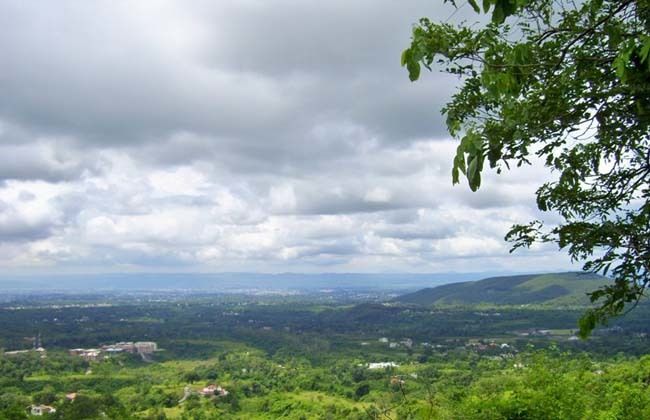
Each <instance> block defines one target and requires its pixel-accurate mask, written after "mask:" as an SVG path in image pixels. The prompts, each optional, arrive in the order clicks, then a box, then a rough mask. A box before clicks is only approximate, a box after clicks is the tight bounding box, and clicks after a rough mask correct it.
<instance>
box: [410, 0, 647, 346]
mask: <svg viewBox="0 0 650 420" xmlns="http://www.w3.org/2000/svg"><path fill="white" fill-rule="evenodd" d="M445 1H446V2H449V3H452V4H453V6H454V7H456V4H455V3H454V1H453V0H445ZM467 4H469V5H470V6H471V7H472V8H474V10H475V11H476V12H479V13H480V11H481V10H480V8H479V5H478V4H477V1H476V0H468V1H467ZM482 6H483V11H484V12H485V13H489V12H491V21H490V22H489V23H487V24H485V25H482V26H481V25H471V26H470V25H468V24H461V25H451V24H449V23H446V22H442V23H433V22H431V21H430V20H429V19H426V18H423V19H421V20H420V21H419V24H417V25H415V26H414V28H413V35H412V42H411V45H410V46H409V47H408V48H407V49H406V50H405V51H404V52H403V54H402V65H403V66H405V67H406V68H407V70H408V73H409V77H410V79H411V80H412V81H415V80H417V79H418V78H419V76H420V69H421V67H422V66H424V67H425V68H427V69H429V70H431V68H432V66H433V65H434V64H435V65H438V66H441V68H442V69H443V71H445V72H448V73H452V74H455V75H458V76H459V77H460V78H462V80H463V83H462V86H461V87H460V88H459V90H458V91H457V93H455V95H454V96H453V98H452V99H451V101H450V102H449V103H448V104H447V105H446V106H445V107H444V108H443V110H442V111H443V113H444V114H445V115H446V123H447V127H448V130H449V132H450V133H451V135H452V136H453V137H455V138H457V139H458V140H459V141H460V143H459V145H458V149H457V153H456V156H455V158H454V161H453V169H452V178H453V183H454V184H455V183H458V182H459V181H460V177H461V174H462V175H463V176H464V177H465V178H466V179H467V181H468V183H469V187H470V188H471V189H472V190H473V191H476V190H477V189H478V188H479V187H480V184H481V173H482V172H483V171H484V169H485V167H487V166H489V168H490V169H492V170H495V171H496V172H497V173H500V172H501V171H502V170H503V169H504V168H507V169H510V167H511V165H513V164H516V165H517V166H521V165H522V164H531V161H532V157H534V156H536V157H538V158H539V159H540V160H541V161H542V162H544V164H545V165H546V166H547V167H549V168H551V170H552V171H553V172H554V173H555V174H556V175H557V176H556V178H555V180H554V181H552V182H548V183H545V184H543V185H541V186H540V187H539V189H538V190H537V192H536V198H537V206H538V207H539V209H540V210H542V211H554V212H557V213H559V215H560V216H561V217H562V222H561V223H559V224H557V225H553V226H544V224H543V223H542V222H541V221H539V220H536V221H532V222H530V223H528V224H524V225H515V226H513V227H512V228H511V230H510V231H509V232H508V233H507V235H506V240H508V241H511V242H512V243H513V247H512V250H515V249H517V248H520V247H529V246H531V245H532V244H533V243H540V242H552V243H556V244H558V245H559V248H561V249H566V250H567V252H568V254H569V255H570V257H571V258H572V260H574V261H581V262H583V263H584V267H583V268H584V270H587V271H593V272H599V273H602V274H604V275H609V277H610V278H611V280H612V282H611V283H610V284H608V285H607V286H604V287H603V288H601V289H598V290H595V291H593V292H592V293H590V299H591V301H592V302H593V303H595V304H596V305H595V306H594V307H593V309H590V310H588V311H587V312H586V313H585V314H584V315H583V317H582V318H581V320H580V332H581V335H582V336H583V337H587V336H588V335H589V333H590V332H591V331H592V330H593V329H594V328H595V326H596V325H598V324H602V323H606V321H607V320H608V319H609V318H611V317H613V316H616V315H619V314H621V313H622V312H623V311H624V310H625V309H626V308H632V307H634V306H635V305H636V304H637V303H638V302H639V300H640V299H641V298H642V297H643V294H644V291H645V289H646V287H647V286H648V283H649V282H650V203H649V196H650V150H649V148H650V139H649V124H650V0H584V1H573V0H483V4H482Z"/></svg>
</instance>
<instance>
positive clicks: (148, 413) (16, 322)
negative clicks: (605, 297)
mask: <svg viewBox="0 0 650 420" xmlns="http://www.w3.org/2000/svg"><path fill="white" fill-rule="evenodd" d="M522 284H523V283H522ZM582 311H583V308H582V307H580V306H576V307H575V308H574V309H566V308H565V309H559V308H558V307H553V306H550V305H549V306H547V307H543V306H529V307H521V306H519V305H516V306H508V305H502V306H499V307H496V306H494V305H492V306H485V305H483V306H480V305H474V306H469V305H467V306H438V307H435V306H434V307H423V306H413V305H404V304H396V303H381V302H376V301H373V300H366V301H360V300H358V299H357V300H356V301H353V300H350V298H347V297H344V298H338V297H336V296H332V295H328V294H320V295H309V296H300V297H296V296H289V297H282V296H276V297H246V296H228V295H182V294H165V293H156V294H135V295H129V296H126V295H121V296H117V297H116V296H114V295H104V296H85V297H83V296H76V297H72V296H66V295H54V296H51V297H46V296H40V297H39V298H38V299H35V298H29V297H23V298H21V299H20V300H19V301H13V302H8V303H5V304H3V305H2V306H0V325H2V330H1V331H0V348H4V349H5V350H17V349H29V348H30V347H31V345H32V344H31V343H32V341H33V337H34V336H35V335H37V334H38V333H39V332H40V333H41V337H42V344H43V346H44V347H45V348H46V350H47V352H46V357H45V358H43V357H42V355H43V353H42V352H35V351H30V352H27V353H24V354H17V355H16V354H14V355H10V354H4V355H0V419H22V418H26V417H27V413H28V412H27V410H26V408H27V407H28V406H30V405H31V404H48V405H51V406H53V407H55V408H56V409H57V412H56V413H54V414H51V415H49V416H48V417H47V418H60V419H84V418H111V419H131V418H140V419H163V418H185V419H204V418H205V419H208V418H213V419H217V418H226V419H227V418H233V419H256V418H259V419H266V418H269V419H274V418H287V419H302V418H305V419H312V418H323V419H348V418H350V419H355V418H357V419H368V418H377V419H387V418H393V419H398V418H400V419H407V418H412V419H427V418H430V419H440V418H441V419H458V418H465V419H514V418H517V419H548V418H556V419H573V418H575V419H578V418H618V419H639V418H648V417H649V416H650V411H649V410H650V392H648V391H649V390H648V384H649V383H650V359H648V357H647V356H644V354H645V353H646V352H647V349H648V345H649V344H650V341H649V340H648V338H647V334H648V332H650V331H648V330H650V328H649V327H648V326H647V322H646V319H647V316H648V315H649V314H650V307H647V306H646V305H641V306H640V308H639V310H637V311H635V312H633V313H631V314H630V316H628V317H625V318H622V319H618V320H617V323H616V324H611V325H610V326H609V327H608V328H606V329H600V330H596V332H595V334H594V336H593V337H592V338H591V339H590V340H589V341H579V340H575V336H574V335H573V334H574V333H575V328H574V327H575V325H576V322H577V319H578V317H579V315H580V313H582ZM138 340H143V341H155V342H157V343H158V345H159V347H160V348H162V349H163V350H162V351H159V352H156V353H154V354H153V355H152V356H151V357H150V359H149V360H143V358H141V357H139V356H137V355H132V354H119V355H113V356H110V357H109V358H107V359H104V358H103V357H100V358H99V359H98V360H96V361H84V360H82V359H81V358H79V357H77V356H70V355H68V354H67V349H70V348H77V347H98V346H100V345H102V344H109V343H114V342H116V341H138ZM381 362H384V363H394V364H396V365H397V366H388V367H381V368H378V369H370V368H369V365H368V364H369V363H381ZM208 384H215V385H220V386H222V387H224V388H225V389H226V390H228V391H229V393H228V395H224V396H220V397H216V396H213V397H205V396H201V395H199V394H198V393H197V391H199V390H201V389H202V388H203V387H205V386H206V385H208ZM186 388H187V392H186V391H185V390H186ZM71 392H76V393H77V397H76V400H75V401H74V402H71V401H68V400H66V398H65V395H66V394H67V393H71ZM184 397H185V398H184ZM181 401H182V402H181Z"/></svg>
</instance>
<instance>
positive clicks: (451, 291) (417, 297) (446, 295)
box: [396, 273, 608, 307]
mask: <svg viewBox="0 0 650 420" xmlns="http://www.w3.org/2000/svg"><path fill="white" fill-rule="evenodd" d="M607 281H608V280H607V279H606V278H605V277H603V276H599V275H597V274H593V273H552V274H529V275H520V276H502V277H491V278H487V279H483V280H479V281H473V282H463V283H451V284H445V285H442V286H438V287H434V288H428V289H423V290H420V291H417V292H415V293H410V294H407V295H404V296H400V297H398V298H397V299H396V301H399V302H404V303H415V304H419V305H433V304H461V305H462V304H465V305H467V304H480V303H484V304H493V305H528V304H538V305H540V304H544V305H552V306H555V307H557V306H566V307H569V306H576V305H583V306H586V305H588V304H589V298H588V297H587V292H589V291H592V290H594V289H596V288H598V287H601V286H602V285H604V284H605V283H607Z"/></svg>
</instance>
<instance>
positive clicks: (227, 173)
mask: <svg viewBox="0 0 650 420" xmlns="http://www.w3.org/2000/svg"><path fill="white" fill-rule="evenodd" d="M467 9H469V8H467ZM453 12H454V9H453V8H452V7H451V6H450V5H448V4H447V5H444V4H442V2H441V1H440V2H438V1H431V0H407V1H404V0H401V1H397V0H357V1H354V2H350V1H348V0H330V1H327V2H313V1H304V0H300V1H298V0H293V1H292V0H277V1H273V2H269V1H262V0H239V1H228V2H226V1H207V0H206V1H200V0H196V1H194V0H192V1H188V0H182V1H180V0H179V1H168V0H160V1H156V2H153V1H137V2H134V1H115V0H110V1H101V0H97V1H92V2H85V1H66V0H61V1H57V2H37V1H25V0H3V1H2V2H0V51H2V57H3V60H2V61H3V64H2V66H1V67H0V91H2V95H0V271H2V272H5V273H12V272H15V273H32V272H38V273H43V272H52V273H68V272H138V271H143V272H157V271H165V272H166V271H170V272H178V271H180V272H184V271H186V272H224V271H245V272H432V273H433V272H452V271H455V272H478V271H504V272H515V271H516V272H525V271H540V270H542V271H544V270H561V269H566V268H568V267H570V263H569V261H568V259H567V257H566V256H565V255H564V253H563V252H561V251H558V250H557V249H556V248H555V247H553V246H550V245H549V246H537V247H534V248H533V249H531V250H528V251H526V250H524V251H517V252H516V253H515V254H510V253H509V252H508V251H509V248H510V245H509V244H508V243H506V242H504V240H503V237H504V235H505V233H506V232H507V230H508V228H509V227H510V226H511V225H512V224H514V223H526V222H528V221H530V220H532V219H535V218H540V217H542V218H544V219H545V220H547V221H549V222H551V223H553V215H544V214H540V213H539V212H538V211H537V210H536V206H535V201H534V192H535V190H536V189H537V188H538V187H539V185H540V184H541V182H543V180H545V179H549V176H551V175H549V174H548V173H547V172H546V169H545V168H543V167H542V166H541V165H533V166H532V167H526V168H519V169H516V170H512V171H511V172H507V173H504V174H501V175H495V174H488V175H487V176H486V177H485V178H484V181H483V186H482V188H481V190H480V191H479V192H477V193H472V192H471V191H470V190H469V188H468V187H467V185H466V184H462V185H457V186H453V187H452V183H451V162H452V157H453V153H454V151H455V147H456V142H455V140H453V139H451V138H450V137H449V135H448V133H447V131H446V128H445V125H444V118H443V116H442V115H441V114H440V108H441V107H442V106H443V105H444V104H445V102H447V101H448V100H449V99H450V97H451V95H452V94H453V92H454V91H455V89H456V88H457V86H458V85H459V83H460V81H459V80H458V79H456V78H455V77H453V76H450V75H445V74H442V73H437V72H433V73H426V74H423V76H422V78H421V80H420V81H418V82H417V83H411V82H409V80H408V77H407V73H406V71H405V70H404V69H403V68H401V67H400V65H399V58H400V54H401V51H402V50H403V49H404V48H405V47H406V46H408V43H409V38H410V31H411V28H412V25H413V24H414V23H415V22H416V21H417V19H418V18H420V17H422V16H428V17H430V18H432V19H437V20H445V19H447V18H448V17H449V16H450V15H451V14H452V13H453ZM465 18H468V19H476V16H473V15H472V14H471V11H469V10H461V11H460V12H458V13H456V14H454V15H453V17H452V21H458V20H460V19H465Z"/></svg>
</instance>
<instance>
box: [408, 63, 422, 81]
mask: <svg viewBox="0 0 650 420" xmlns="http://www.w3.org/2000/svg"><path fill="white" fill-rule="evenodd" d="M406 69H407V70H408V72H409V79H410V80H411V82H415V81H416V80H418V79H419V78H420V63H418V62H417V61H414V60H409V61H408V62H407V63H406Z"/></svg>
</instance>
